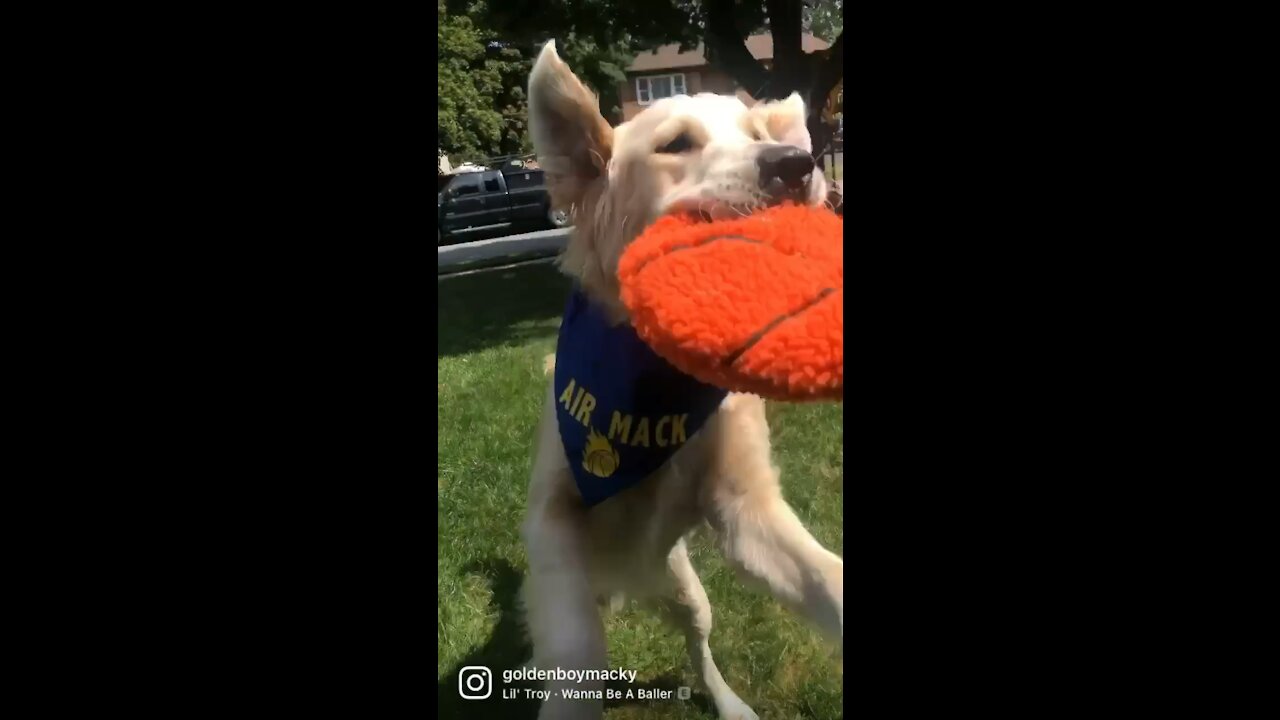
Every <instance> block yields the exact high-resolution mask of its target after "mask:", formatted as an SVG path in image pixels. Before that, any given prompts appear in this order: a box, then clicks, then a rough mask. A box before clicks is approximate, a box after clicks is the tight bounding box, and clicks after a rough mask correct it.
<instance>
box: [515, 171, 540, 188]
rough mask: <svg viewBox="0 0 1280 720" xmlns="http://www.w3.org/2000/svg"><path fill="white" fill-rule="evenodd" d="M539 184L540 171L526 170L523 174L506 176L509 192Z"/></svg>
mask: <svg viewBox="0 0 1280 720" xmlns="http://www.w3.org/2000/svg"><path fill="white" fill-rule="evenodd" d="M541 184H542V171H541V170H527V171H525V172H518V173H511V174H509V175H507V188H508V189H510V190H518V189H521V188H527V187H533V186H535V185H541Z"/></svg>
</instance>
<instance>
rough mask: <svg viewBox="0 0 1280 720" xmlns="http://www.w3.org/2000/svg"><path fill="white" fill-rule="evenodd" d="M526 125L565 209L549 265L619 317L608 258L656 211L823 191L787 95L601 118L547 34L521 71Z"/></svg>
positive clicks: (715, 211) (716, 211) (692, 101)
mask: <svg viewBox="0 0 1280 720" xmlns="http://www.w3.org/2000/svg"><path fill="white" fill-rule="evenodd" d="M529 129H530V131H531V133H532V135H533V145H534V152H536V153H537V155H538V160H539V162H540V164H541V165H542V167H543V168H544V170H545V172H546V177H547V185H548V189H549V191H550V193H551V197H552V203H553V204H554V205H555V206H556V207H560V208H564V209H566V210H568V211H569V213H570V215H571V216H572V217H573V219H574V225H575V229H574V231H573V234H572V237H571V238H570V241H569V245H568V247H567V248H566V250H565V253H564V255H563V257H562V258H561V267H562V268H563V269H564V270H565V271H566V272H567V273H569V274H571V275H573V276H574V277H576V278H577V279H578V280H579V281H580V282H581V283H582V285H583V287H584V288H585V289H586V291H587V292H588V293H589V294H591V296H592V297H593V299H595V300H597V301H599V302H601V303H603V304H605V305H606V306H607V307H610V308H611V309H612V310H613V311H614V313H615V315H616V316H617V317H618V318H619V319H621V318H622V317H624V316H625V312H624V311H623V310H622V307H621V302H620V300H619V291H618V281H617V269H618V260H619V258H620V257H621V256H622V251H623V250H624V249H625V248H626V246H627V244H628V243H630V242H631V241H632V240H633V239H635V238H636V236H638V235H639V234H640V233H641V232H642V231H643V230H644V228H645V227H647V226H648V225H649V224H650V223H652V222H653V221H654V220H656V219H658V218H659V217H661V216H662V215H664V214H667V213H671V212H682V211H685V212H691V213H695V214H700V215H701V216H702V217H704V218H707V219H714V218H720V217H734V216H737V215H745V214H746V213H748V212H750V211H751V210H753V209H756V208H759V207H762V206H766V205H772V204H776V203H779V202H782V201H783V200H790V201H793V202H800V203H805V204H810V205H819V204H821V203H822V202H823V201H824V200H825V199H826V196H827V185H826V180H825V179H824V178H823V175H822V172H821V171H820V170H819V169H817V168H815V166H814V161H813V156H812V155H811V151H812V147H811V146H810V140H809V132H808V130H807V129H806V128H805V107H804V102H803V101H802V100H801V99H800V96H799V95H792V96H791V97H789V98H787V99H786V100H782V101H776V102H766V103H759V104H757V105H754V106H753V107H751V108H748V107H747V106H746V105H744V104H743V103H742V101H740V100H738V98H736V97H731V96H722V95H711V94H699V95H695V96H692V97H689V96H683V95H681V96H677V97H672V98H665V99H662V100H658V101H656V102H654V103H653V104H652V105H650V106H649V107H648V108H646V109H645V110H644V111H643V112H641V113H640V114H639V115H637V116H636V117H635V118H633V119H632V120H630V121H628V122H626V123H623V124H622V125H619V126H618V127H617V128H611V127H610V126H609V123H608V122H606V121H605V119H604V117H603V116H601V114H600V110H599V105H598V103H597V100H596V98H595V96H594V95H593V94H592V93H591V91H589V90H588V89H587V88H586V87H585V86H584V85H583V84H582V82H581V81H579V80H578V78H577V76H575V75H574V74H573V72H572V71H571V70H570V69H569V67H568V66H567V65H565V63H564V62H563V61H562V60H561V59H560V57H559V56H558V55H557V54H556V50H555V43H554V42H549V43H547V44H546V46H545V47H543V49H542V52H541V54H540V55H539V56H538V60H537V62H536V63H535V64H534V67H533V73H532V74H531V75H530V77H529Z"/></svg>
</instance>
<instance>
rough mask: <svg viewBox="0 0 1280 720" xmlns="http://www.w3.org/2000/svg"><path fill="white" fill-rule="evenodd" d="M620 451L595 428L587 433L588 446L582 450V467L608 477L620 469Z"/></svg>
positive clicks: (592, 472)
mask: <svg viewBox="0 0 1280 720" xmlns="http://www.w3.org/2000/svg"><path fill="white" fill-rule="evenodd" d="M619 462H621V459H620V458H619V457H618V451H617V450H614V449H613V446H611V445H609V441H608V440H606V439H605V438H604V436H603V435H601V434H600V433H598V432H596V431H595V429H594V428H592V429H591V433H590V434H589V435H587V447H586V448H584V449H583V451H582V467H584V468H586V469H587V472H589V473H591V474H592V475H595V476H596V477H600V478H607V477H609V476H610V475H612V474H613V471H615V470H617V469H618V463H619Z"/></svg>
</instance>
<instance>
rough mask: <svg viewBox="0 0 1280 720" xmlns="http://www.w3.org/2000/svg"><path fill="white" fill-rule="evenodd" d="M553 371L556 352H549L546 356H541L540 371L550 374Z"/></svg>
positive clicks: (554, 369)
mask: <svg viewBox="0 0 1280 720" xmlns="http://www.w3.org/2000/svg"><path fill="white" fill-rule="evenodd" d="M555 371H556V354H555V353H551V354H549V355H547V356H546V357H544V358H542V373H543V374H544V375H550V374H551V373H553V372H555Z"/></svg>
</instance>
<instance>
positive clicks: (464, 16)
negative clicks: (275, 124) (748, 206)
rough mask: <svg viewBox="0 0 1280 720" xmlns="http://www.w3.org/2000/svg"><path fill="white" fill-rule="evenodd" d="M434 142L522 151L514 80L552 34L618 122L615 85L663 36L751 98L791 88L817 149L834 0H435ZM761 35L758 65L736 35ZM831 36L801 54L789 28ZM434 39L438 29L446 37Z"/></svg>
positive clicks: (456, 149)
mask: <svg viewBox="0 0 1280 720" xmlns="http://www.w3.org/2000/svg"><path fill="white" fill-rule="evenodd" d="M438 3H439V9H440V28H441V30H440V36H439V37H440V67H441V71H440V72H441V80H440V85H439V88H438V90H439V92H440V104H441V111H440V112H441V119H440V134H441V144H442V147H444V148H445V149H446V150H447V151H448V152H450V153H451V154H465V153H467V152H472V153H478V154H486V153H492V154H497V153H498V152H514V151H516V150H519V149H527V145H526V146H524V147H523V148H522V147H521V145H520V144H521V141H522V140H524V139H525V138H526V137H527V133H525V132H524V128H525V124H526V123H527V112H526V103H525V97H524V92H525V90H524V88H525V83H526V82H527V79H528V73H529V70H530V69H531V66H532V61H533V58H534V57H535V56H536V52H537V50H538V48H539V47H541V45H542V44H543V43H545V42H546V41H547V40H550V39H555V40H556V41H557V50H559V52H560V54H561V56H562V57H564V58H565V61H566V62H568V63H569V66H570V67H572V68H573V69H574V72H575V73H577V74H578V76H579V77H581V78H582V80H583V82H585V83H586V84H587V85H588V86H589V87H591V88H592V89H593V90H594V91H595V92H596V93H597V95H599V96H600V101H601V102H600V106H601V111H602V112H603V113H604V114H605V116H606V117H607V118H609V120H610V121H611V122H615V123H616V122H618V121H619V120H621V117H620V115H621V111H620V108H619V105H620V104H621V103H620V99H619V98H618V86H619V84H620V83H622V82H623V81H625V79H626V74H625V71H626V67H627V66H628V65H629V64H630V63H631V61H632V59H633V58H634V57H635V55H636V53H637V52H639V51H640V50H644V49H652V48H655V47H657V46H659V45H664V44H667V43H679V44H680V45H681V47H682V48H683V49H686V50H688V49H692V48H694V47H696V46H697V45H698V44H699V43H704V44H705V51H706V54H707V58H708V62H710V63H711V64H712V65H713V66H715V67H717V68H719V69H720V70H722V71H723V72H725V73H727V74H728V75H730V76H731V77H733V78H734V80H735V81H736V82H737V83H738V85H739V86H740V87H743V88H744V89H746V90H747V92H749V93H751V94H752V96H754V97H756V98H757V99H777V98H784V97H786V96H787V95H789V94H791V93H792V92H799V93H800V94H801V95H802V96H803V97H804V98H805V99H806V101H807V102H808V104H809V107H810V110H811V113H810V133H811V134H812V135H813V136H814V140H815V149H821V147H822V146H823V145H824V144H825V139H826V138H827V137H829V134H830V129H829V128H828V127H825V126H824V124H823V123H822V122H821V120H820V113H821V110H822V105H823V103H825V101H826V97H827V94H828V93H829V92H830V91H831V89H832V88H833V87H834V86H835V85H836V83H838V82H839V81H840V79H841V78H842V77H843V63H844V33H843V16H842V13H843V10H844V3H843V0H639V1H638V2H637V0H438ZM762 30H767V31H768V32H770V33H771V34H772V36H773V42H774V58H773V60H772V62H771V64H770V66H768V67H766V66H765V65H764V64H762V63H761V62H760V61H758V60H756V59H755V58H754V57H752V55H751V53H750V52H749V51H748V50H747V48H746V45H745V43H744V39H745V38H746V37H747V36H748V35H751V34H754V33H756V32H760V31H762ZM805 31H809V32H812V33H813V34H814V35H816V36H818V37H821V38H823V39H825V40H827V41H828V42H831V43H832V47H831V49H830V50H829V51H827V52H826V53H822V54H807V53H805V52H803V48H802V47H801V34H802V33H803V32H805ZM446 35H449V37H448V38H446ZM524 141H525V142H527V140H524Z"/></svg>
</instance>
